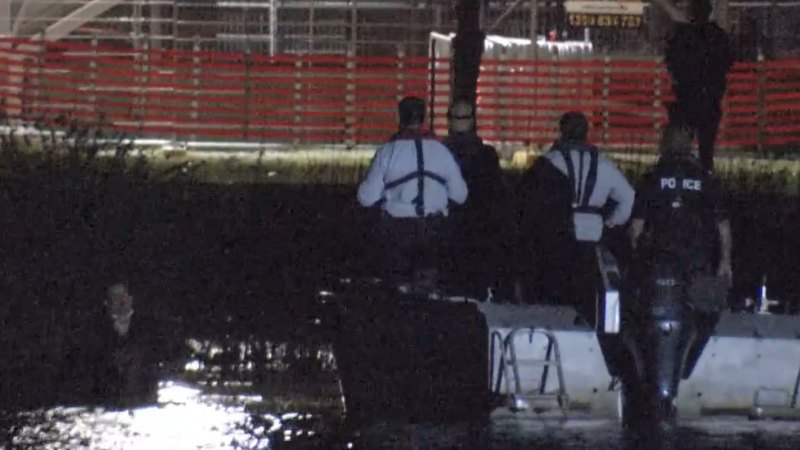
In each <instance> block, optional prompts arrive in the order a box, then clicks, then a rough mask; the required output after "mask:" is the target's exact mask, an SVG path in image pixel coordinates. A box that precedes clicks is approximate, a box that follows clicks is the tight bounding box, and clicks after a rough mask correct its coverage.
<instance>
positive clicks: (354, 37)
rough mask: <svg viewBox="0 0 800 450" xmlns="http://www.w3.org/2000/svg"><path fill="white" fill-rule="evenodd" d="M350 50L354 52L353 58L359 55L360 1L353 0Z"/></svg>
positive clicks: (351, 5)
mask: <svg viewBox="0 0 800 450" xmlns="http://www.w3.org/2000/svg"><path fill="white" fill-rule="evenodd" d="M350 48H351V50H352V51H353V52H354V54H353V56H355V55H357V54H358V1H357V0H353V1H351V2H350Z"/></svg>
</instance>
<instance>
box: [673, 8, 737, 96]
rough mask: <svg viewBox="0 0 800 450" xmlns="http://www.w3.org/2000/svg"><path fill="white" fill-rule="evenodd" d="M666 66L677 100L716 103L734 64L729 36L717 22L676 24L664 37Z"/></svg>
mask: <svg viewBox="0 0 800 450" xmlns="http://www.w3.org/2000/svg"><path fill="white" fill-rule="evenodd" d="M665 53H666V56H665V63H666V65H667V69H668V70H669V72H670V74H671V75H672V82H673V89H674V90H675V95H676V96H677V97H679V99H685V100H692V99H695V100H705V99H707V100H716V101H719V100H721V99H722V97H723V95H724V94H725V87H726V84H727V83H726V77H727V75H728V72H729V71H730V69H731V66H732V64H733V50H732V49H731V45H730V41H729V38H728V34H727V33H726V32H725V30H723V29H722V28H720V27H719V25H717V24H716V23H713V22H707V23H703V24H679V25H677V26H676V27H675V28H674V29H673V31H672V32H671V33H670V35H669V36H668V37H667V48H666V52H665Z"/></svg>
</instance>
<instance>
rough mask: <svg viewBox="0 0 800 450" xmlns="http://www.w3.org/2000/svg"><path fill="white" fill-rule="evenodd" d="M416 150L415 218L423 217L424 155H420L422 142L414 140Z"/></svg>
mask: <svg viewBox="0 0 800 450" xmlns="http://www.w3.org/2000/svg"><path fill="white" fill-rule="evenodd" d="M414 147H416V148H417V196H416V197H415V198H414V200H413V203H414V209H415V210H416V212H417V216H419V217H423V216H424V215H425V155H424V154H423V153H422V140H421V139H414Z"/></svg>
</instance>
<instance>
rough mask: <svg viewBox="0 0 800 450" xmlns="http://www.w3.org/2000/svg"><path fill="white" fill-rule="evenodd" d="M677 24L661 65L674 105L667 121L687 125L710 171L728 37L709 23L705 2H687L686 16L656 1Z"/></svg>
mask: <svg viewBox="0 0 800 450" xmlns="http://www.w3.org/2000/svg"><path fill="white" fill-rule="evenodd" d="M654 3H655V4H657V5H659V6H660V7H661V8H662V9H663V10H664V11H665V12H666V13H667V14H668V15H669V16H670V18H671V19H672V20H673V22H675V27H674V29H673V30H672V32H671V33H670V34H669V36H667V48H666V50H665V63H666V65H667V69H668V70H669V72H670V75H671V76H672V90H673V92H674V94H675V103H674V104H673V105H671V106H670V110H669V116H670V122H675V123H678V122H680V123H683V124H685V125H687V126H689V127H690V128H691V129H692V130H693V131H694V133H695V134H696V137H697V142H698V146H699V151H700V163H701V164H702V165H703V167H705V168H706V169H707V170H713V169H714V144H715V142H716V140H717V131H718V129H719V123H720V120H721V119H722V108H721V106H720V105H721V102H722V98H723V97H724V96H725V89H726V86H727V75H728V72H729V71H730V69H731V66H732V65H733V50H732V48H731V45H730V40H729V38H728V34H727V33H726V32H725V30H723V29H722V28H721V27H720V26H719V25H717V24H716V23H715V22H714V21H713V20H711V17H710V16H711V13H712V7H711V2H710V1H709V0H690V1H689V5H688V6H689V8H688V10H687V11H686V12H684V11H682V10H680V9H678V8H676V7H675V5H673V4H672V3H671V2H670V0H654Z"/></svg>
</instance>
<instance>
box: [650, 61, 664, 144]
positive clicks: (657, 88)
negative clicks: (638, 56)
mask: <svg viewBox="0 0 800 450" xmlns="http://www.w3.org/2000/svg"><path fill="white" fill-rule="evenodd" d="M654 67H655V73H654V75H653V131H654V133H655V140H653V142H658V141H659V140H658V139H659V136H660V135H661V120H659V118H660V117H661V108H662V106H663V104H664V103H663V102H662V101H661V78H662V74H663V73H662V70H663V65H662V64H661V58H659V57H656V59H655V65H654Z"/></svg>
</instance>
